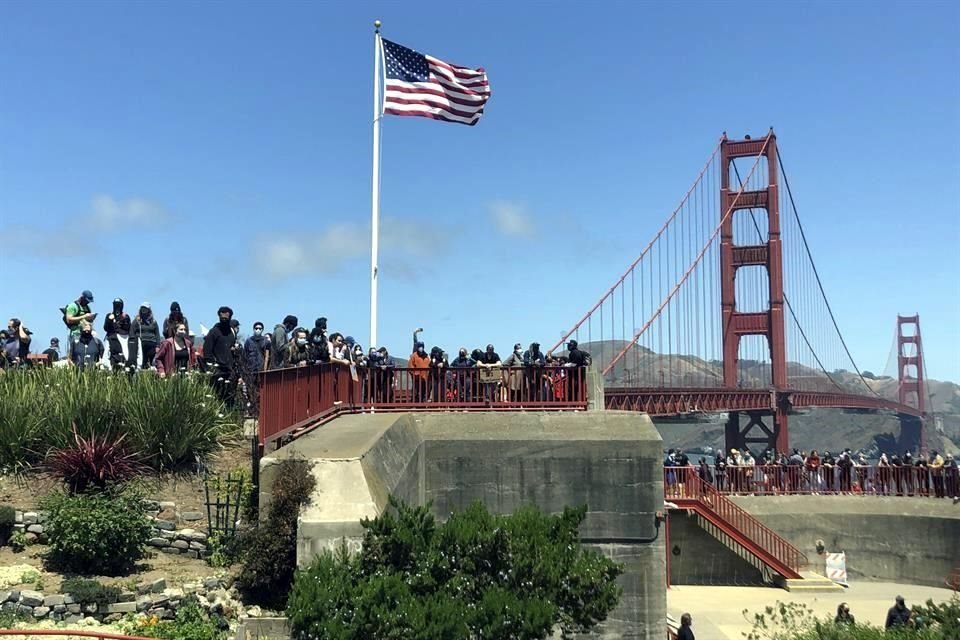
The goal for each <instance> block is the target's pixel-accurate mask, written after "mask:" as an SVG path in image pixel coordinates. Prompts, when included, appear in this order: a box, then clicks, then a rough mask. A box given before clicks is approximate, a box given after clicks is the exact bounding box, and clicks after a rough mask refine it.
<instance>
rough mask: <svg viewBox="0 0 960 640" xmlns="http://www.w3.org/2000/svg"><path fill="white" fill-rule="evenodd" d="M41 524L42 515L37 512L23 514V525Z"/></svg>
mask: <svg viewBox="0 0 960 640" xmlns="http://www.w3.org/2000/svg"><path fill="white" fill-rule="evenodd" d="M38 522H40V514H38V513H37V512H36V511H25V512H24V513H23V524H37V523H38Z"/></svg>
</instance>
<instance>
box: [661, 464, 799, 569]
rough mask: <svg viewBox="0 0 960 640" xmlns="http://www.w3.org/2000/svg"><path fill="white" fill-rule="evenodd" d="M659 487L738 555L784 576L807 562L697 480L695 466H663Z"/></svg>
mask: <svg viewBox="0 0 960 640" xmlns="http://www.w3.org/2000/svg"><path fill="white" fill-rule="evenodd" d="M663 491H664V497H665V498H666V500H667V501H668V502H671V503H673V504H675V505H676V506H677V508H678V509H682V510H684V511H692V512H693V513H695V514H696V515H697V516H699V517H700V518H701V521H702V522H703V523H704V524H706V525H707V526H705V527H704V529H706V530H707V531H708V532H709V533H710V534H711V535H713V536H714V537H715V538H717V539H718V540H720V542H722V543H724V544H725V545H727V546H728V547H730V548H732V549H733V550H734V552H736V553H738V555H741V556H744V554H745V555H747V556H749V558H746V559H748V560H754V563H753V564H755V565H757V564H759V565H762V566H763V567H764V568H766V569H769V570H770V571H773V572H774V573H776V574H779V575H780V576H782V577H783V578H785V579H799V578H801V577H802V576H801V575H800V570H801V569H803V568H804V567H805V566H806V565H807V557H806V556H805V555H804V554H803V552H801V551H800V550H799V549H797V548H796V547H794V546H793V545H792V544H790V543H789V542H787V541H786V540H784V539H783V538H782V537H780V536H779V535H778V534H777V533H776V532H775V531H773V530H772V529H770V528H769V527H767V526H765V525H764V524H763V523H762V522H760V521H759V520H757V519H756V518H754V517H753V516H752V515H750V514H749V513H748V512H747V511H746V510H744V509H743V508H741V507H740V506H739V505H737V504H736V503H735V502H733V501H732V500H730V499H729V498H727V497H726V496H725V495H723V494H722V493H720V492H719V491H717V488H716V487H714V486H713V485H712V484H710V483H708V482H704V481H703V480H701V479H700V477H699V476H698V475H697V473H696V469H695V468H693V467H667V468H665V469H664V481H663Z"/></svg>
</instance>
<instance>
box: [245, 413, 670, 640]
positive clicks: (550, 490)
mask: <svg viewBox="0 0 960 640" xmlns="http://www.w3.org/2000/svg"><path fill="white" fill-rule="evenodd" d="M661 447H662V441H661V439H660V436H659V434H658V433H657V432H656V430H655V429H654V427H653V425H652V423H651V422H650V420H649V419H648V418H647V417H646V416H645V415H642V414H638V413H632V412H606V411H598V412H570V413H562V414H561V413H507V414H498V413H444V414H438V413H426V414H403V415H398V414H387V415H384V414H377V415H361V416H345V417H341V418H338V419H337V420H336V421H334V422H333V423H331V424H329V425H327V426H325V427H322V428H320V429H318V430H317V431H315V432H313V433H311V434H308V435H307V436H305V437H303V438H300V439H298V440H297V441H295V442H294V443H292V444H291V445H288V446H287V447H283V448H282V449H280V450H279V451H277V452H276V453H274V454H272V455H271V456H269V457H266V458H264V459H263V461H262V463H261V481H262V483H263V485H264V488H263V490H262V492H261V505H262V506H265V504H266V503H267V502H268V501H269V499H270V493H269V485H270V483H271V482H272V478H273V474H274V473H275V467H276V464H277V463H278V462H279V461H280V460H281V459H283V458H285V457H290V456H303V457H305V458H308V459H312V460H314V461H315V463H316V464H315V466H314V471H313V472H314V475H315V476H316V477H317V481H318V482H317V492H316V495H315V496H314V500H313V502H312V504H311V505H310V506H308V507H307V508H305V509H304V512H303V513H302V514H301V517H300V526H299V533H298V550H297V553H298V559H299V561H300V563H301V564H304V563H306V562H308V561H309V559H310V558H312V557H313V556H314V555H315V554H316V553H317V552H319V551H320V550H322V549H325V548H332V547H335V546H337V545H338V544H340V542H341V541H342V540H346V541H347V543H348V546H351V547H353V548H356V547H357V546H358V545H359V542H360V538H361V536H362V528H361V527H360V526H359V519H360V518H361V517H374V516H376V515H377V514H378V513H379V512H381V511H382V510H383V509H384V508H385V506H386V503H387V496H388V495H389V494H391V493H393V494H395V495H397V496H399V497H402V498H403V499H404V500H406V501H408V502H410V503H415V504H424V503H426V501H430V500H432V501H433V511H434V514H435V515H436V516H437V517H438V518H441V519H442V518H445V517H447V516H448V515H449V514H450V513H451V512H452V511H456V510H461V509H463V508H465V507H466V506H468V505H469V504H470V503H471V502H472V501H474V500H481V501H482V502H483V503H484V504H485V505H486V506H487V507H488V508H489V509H490V510H492V511H494V512H497V513H510V512H512V511H514V510H515V509H516V508H517V507H519V506H521V505H523V504H528V503H533V504H536V505H537V506H539V507H540V508H541V509H543V510H545V511H548V512H559V511H562V510H563V508H564V506H568V505H570V506H575V505H580V504H584V503H586V504H587V505H588V511H587V516H586V519H585V522H584V524H583V526H582V528H581V534H582V536H583V537H584V539H585V540H589V541H590V542H591V546H593V547H595V548H596V549H598V550H600V551H602V552H603V553H605V554H607V555H608V556H610V557H612V558H614V559H615V560H617V561H619V562H623V563H624V564H625V568H626V573H625V575H624V576H622V577H621V586H622V587H623V590H624V595H623V598H622V599H621V604H620V606H619V607H618V608H617V609H616V610H615V611H614V612H613V613H612V614H611V616H610V618H609V619H608V620H607V621H606V622H605V624H604V625H603V628H602V629H601V630H600V631H599V633H597V634H596V636H597V637H609V638H657V640H661V639H662V637H663V634H664V627H665V624H666V589H665V581H664V577H665V573H666V567H665V559H664V547H663V538H662V537H661V538H659V539H658V540H657V541H656V542H655V543H653V544H643V543H641V542H639V540H636V539H640V538H648V537H652V536H653V535H654V534H655V532H656V530H655V527H654V520H655V512H657V511H659V510H662V509H663V484H662V480H663V479H662V472H661V467H660V464H661V461H660V457H661V455H660V450H661ZM631 539H634V540H631Z"/></svg>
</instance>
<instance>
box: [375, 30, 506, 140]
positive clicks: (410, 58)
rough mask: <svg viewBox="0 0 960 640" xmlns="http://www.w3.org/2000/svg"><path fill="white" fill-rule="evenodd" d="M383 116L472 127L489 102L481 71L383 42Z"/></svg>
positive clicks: (483, 72) (484, 73) (487, 83)
mask: <svg viewBox="0 0 960 640" xmlns="http://www.w3.org/2000/svg"><path fill="white" fill-rule="evenodd" d="M382 42H383V62H384V70H385V72H386V87H385V89H386V90H385V92H384V100H383V112H384V113H389V114H391V115H395V116H421V117H424V118H433V119H435V120H446V121H447V122H459V123H460V124H468V125H475V124H477V121H478V120H480V116H481V115H483V107H484V105H486V104H487V100H489V99H490V83H489V82H488V81H487V73H486V72H485V71H484V70H483V69H468V68H466V67H459V66H457V65H455V64H450V63H449V62H444V61H443V60H438V59H436V58H434V57H433V56H428V55H424V54H422V53H419V52H417V51H414V50H413V49H408V48H407V47H404V46H402V45H399V44H397V43H395V42H390V41H389V40H386V39H384V40H383V41H382Z"/></svg>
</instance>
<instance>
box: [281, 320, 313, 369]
mask: <svg viewBox="0 0 960 640" xmlns="http://www.w3.org/2000/svg"><path fill="white" fill-rule="evenodd" d="M307 336H308V334H307V330H306V329H304V328H303V327H297V328H296V329H295V330H294V332H293V336H292V339H291V340H290V346H289V347H288V348H287V364H289V365H290V366H291V367H305V366H307V364H309V363H310V360H311V359H312V354H311V349H310V340H309V338H308V337H307Z"/></svg>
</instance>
